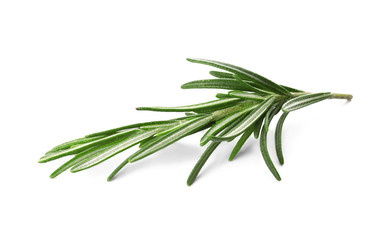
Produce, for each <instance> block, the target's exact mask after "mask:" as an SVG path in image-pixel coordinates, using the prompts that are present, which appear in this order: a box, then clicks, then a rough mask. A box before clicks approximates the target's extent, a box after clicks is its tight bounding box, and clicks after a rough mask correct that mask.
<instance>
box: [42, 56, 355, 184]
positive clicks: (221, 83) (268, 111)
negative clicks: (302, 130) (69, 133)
mask: <svg viewBox="0 0 390 240" xmlns="http://www.w3.org/2000/svg"><path fill="white" fill-rule="evenodd" d="M187 60H188V61H190V62H193V63H200V64H205V65H209V66H212V67H216V68H218V69H220V70H224V71H210V75H211V76H212V77H215V78H213V79H205V80H197V81H191V82H188V83H185V84H183V85H182V88H183V89H202V88H212V89H225V90H231V91H229V92H227V93H218V94H217V95H216V97H217V99H216V100H213V101H210V102H205V103H199V104H194V105H188V106H180V107H139V108H137V110H148V111H163V112H184V113H185V116H183V117H181V118H176V119H171V120H165V121H152V122H144V123H136V124H131V125H127V126H123V127H119V128H114V129H110V130H106V131H101V132H97V133H92V134H89V135H87V136H85V137H83V138H78V139H76V140H72V141H69V142H66V143H63V144H60V145H58V146H56V147H54V148H53V149H51V150H50V151H48V152H47V153H46V154H45V155H44V156H43V157H42V158H41V159H40V160H39V162H40V163H44V162H48V161H52V160H56V159H59V158H61V157H64V156H68V155H74V157H73V158H72V159H71V160H69V161H67V162H66V163H65V164H63V165H62V166H60V167H59V168H58V169H57V170H55V171H54V172H53V173H52V174H51V175H50V177H51V178H54V177H56V176H58V175H59V174H61V173H62V172H64V171H65V170H67V169H70V171H71V172H78V171H82V170H85V169H88V168H90V167H93V166H95V165H97V164H100V163H102V162H104V161H106V160H107V159H109V158H111V157H112V156H114V155H116V154H118V153H120V152H122V151H125V150H127V149H129V148H130V147H133V146H135V145H138V147H139V150H138V151H136V152H135V153H133V154H132V155H131V156H129V157H128V158H127V159H125V160H124V161H123V162H122V163H121V164H120V165H119V166H118V167H117V168H116V169H115V170H114V171H113V172H112V173H111V174H110V176H109V177H108V179H107V180H108V181H110V180H111V179H112V178H113V177H114V176H115V175H116V174H117V173H118V172H119V171H120V170H121V169H122V168H123V167H125V166H126V165H127V164H128V163H133V162H136V161H139V160H141V159H144V158H145V157H147V156H149V155H151V154H153V153H155V152H157V151H159V150H161V149H163V148H165V147H167V146H169V145H171V144H173V143H175V142H176V141H178V140H180V139H182V138H184V137H186V136H189V135H191V134H193V133H196V132H199V131H202V130H205V129H208V130H207V131H206V133H205V134H204V135H203V137H202V138H201V140H200V145H201V146H204V145H206V144H209V145H208V147H207V148H206V150H205V152H204V153H203V154H202V156H201V157H200V159H199V161H198V162H197V163H196V165H195V167H194V168H193V170H192V171H191V173H190V175H189V177H188V180H187V184H188V185H191V184H192V183H193V182H194V181H195V179H196V177H197V176H198V174H199V172H200V171H201V169H202V167H203V166H204V164H205V163H206V161H207V160H208V158H209V157H210V155H211V154H212V153H213V152H214V150H215V149H216V148H217V147H218V146H219V144H220V143H221V142H224V141H232V140H234V139H235V138H237V137H240V138H239V140H238V141H237V144H236V145H235V147H234V148H233V150H232V152H231V154H230V157H229V160H230V161H231V160H233V158H234V157H235V156H236V155H237V153H238V152H239V151H240V149H241V147H242V146H243V145H244V144H245V142H246V140H247V139H248V138H249V137H250V136H251V135H252V133H253V136H254V137H255V138H256V139H257V138H258V137H259V136H260V139H259V144H260V150H261V154H262V156H263V159H264V161H265V163H266V165H267V167H268V168H269V170H270V171H271V173H272V174H273V175H274V177H275V178H276V179H277V180H281V178H280V175H279V173H278V171H277V170H276V168H275V165H274V164H273V162H272V160H271V158H270V156H269V153H268V148H267V133H268V130H269V125H270V122H271V121H272V119H273V118H274V117H275V116H276V115H277V114H278V113H279V112H280V110H283V114H282V115H281V117H280V118H279V121H278V123H277V126H276V131H275V147H276V154H277V157H278V160H279V163H280V164H281V165H283V164H284V157H283V153H282V127H283V123H284V121H285V119H286V117H287V116H288V114H289V112H292V111H295V110H298V109H300V108H303V107H306V106H309V105H311V104H314V103H317V102H320V101H323V100H325V99H333V98H335V99H346V100H348V101H350V100H351V99H352V95H349V94H338V93H330V92H324V93H314V94H312V93H308V92H304V91H301V90H297V89H295V88H291V87H288V86H283V85H278V84H276V83H274V82H272V81H271V80H269V79H267V78H265V77H263V76H261V75H259V74H257V73H254V72H251V71H249V70H246V69H244V68H241V67H238V66H234V65H231V64H227V63H222V62H218V61H212V60H205V59H187Z"/></svg>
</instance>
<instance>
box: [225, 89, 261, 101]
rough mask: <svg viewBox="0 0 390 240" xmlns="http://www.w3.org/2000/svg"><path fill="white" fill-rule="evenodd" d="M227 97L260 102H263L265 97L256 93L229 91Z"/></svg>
mask: <svg viewBox="0 0 390 240" xmlns="http://www.w3.org/2000/svg"><path fill="white" fill-rule="evenodd" d="M229 96H231V97H236V98H243V99H252V100H260V101H264V100H265V99H266V98H267V97H265V96H264V95H260V94H258V93H249V92H243V91H230V92H229Z"/></svg>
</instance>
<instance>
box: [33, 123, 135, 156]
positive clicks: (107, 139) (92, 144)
mask: <svg viewBox="0 0 390 240" xmlns="http://www.w3.org/2000/svg"><path fill="white" fill-rule="evenodd" d="M136 131H139V130H138V129H130V130H127V131H125V132H121V133H117V134H114V135H111V136H109V137H105V138H100V139H98V140H95V141H92V142H87V143H84V144H80V145H75V146H74V147H72V148H68V149H64V150H61V151H57V152H53V153H49V154H46V155H45V156H43V157H41V159H40V160H39V162H40V163H44V162H48V161H52V160H55V159H58V158H61V157H64V156H68V155H73V154H77V153H80V152H83V151H85V150H87V149H89V148H92V147H95V146H97V145H103V144H105V143H107V142H111V141H115V140H117V139H119V138H123V137H126V136H128V135H131V134H133V133H134V132H136Z"/></svg>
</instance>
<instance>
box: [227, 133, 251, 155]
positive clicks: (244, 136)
mask: <svg viewBox="0 0 390 240" xmlns="http://www.w3.org/2000/svg"><path fill="white" fill-rule="evenodd" d="M253 129H254V128H253V127H251V128H248V129H247V130H246V131H245V132H244V134H242V135H241V137H240V139H239V140H238V141H237V143H236V145H235V146H234V148H233V150H232V152H231V153H230V156H229V161H232V160H233V159H234V157H235V156H236V155H237V153H238V152H239V151H240V150H241V148H242V146H243V145H244V144H245V142H246V140H248V138H249V137H250V136H251V134H252V132H253Z"/></svg>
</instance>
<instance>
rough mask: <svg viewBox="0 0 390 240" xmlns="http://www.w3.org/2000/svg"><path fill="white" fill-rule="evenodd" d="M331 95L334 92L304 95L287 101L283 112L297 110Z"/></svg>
mask: <svg viewBox="0 0 390 240" xmlns="http://www.w3.org/2000/svg"><path fill="white" fill-rule="evenodd" d="M330 97H332V94H331V93H329V92H325V93H314V94H306V95H302V96H299V97H296V98H293V99H291V100H289V101H287V102H286V103H285V104H284V105H283V112H291V111H295V110H298V109H301V108H303V107H307V106H309V105H311V104H314V103H317V102H320V101H322V100H325V99H328V98H330Z"/></svg>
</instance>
